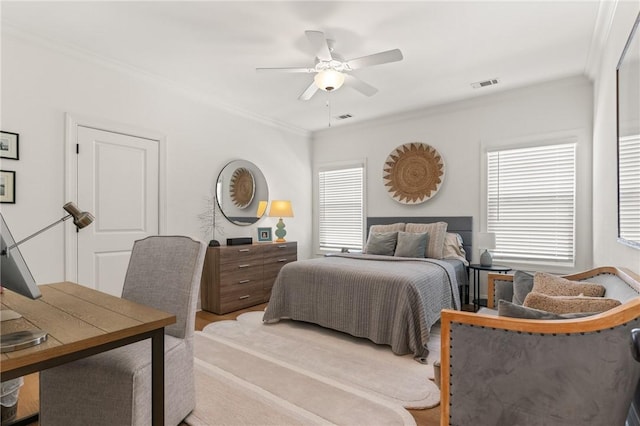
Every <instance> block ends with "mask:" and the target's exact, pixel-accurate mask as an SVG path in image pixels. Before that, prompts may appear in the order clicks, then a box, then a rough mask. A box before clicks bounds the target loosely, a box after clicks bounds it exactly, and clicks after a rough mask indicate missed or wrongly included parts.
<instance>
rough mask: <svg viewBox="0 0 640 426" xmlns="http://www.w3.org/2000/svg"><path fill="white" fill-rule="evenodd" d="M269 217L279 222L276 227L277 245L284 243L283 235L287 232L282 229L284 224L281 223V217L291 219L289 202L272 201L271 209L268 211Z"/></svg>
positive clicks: (291, 210)
mask: <svg viewBox="0 0 640 426" xmlns="http://www.w3.org/2000/svg"><path fill="white" fill-rule="evenodd" d="M269 216H270V217H279V218H280V220H279V221H278V224H277V225H276V228H277V229H276V237H278V239H277V240H276V242H277V243H284V242H285V241H286V240H285V239H284V237H285V235H287V231H286V230H285V229H284V222H283V221H282V218H283V217H293V209H292V208H291V201H283V200H274V201H272V202H271V208H270V209H269Z"/></svg>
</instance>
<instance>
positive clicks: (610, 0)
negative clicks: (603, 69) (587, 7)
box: [584, 0, 618, 80]
mask: <svg viewBox="0 0 640 426" xmlns="http://www.w3.org/2000/svg"><path fill="white" fill-rule="evenodd" d="M617 7H618V0H600V5H599V6H598V14H597V16H596V22H595V24H594V27H593V36H592V37H591V45H590V46H589V55H588V56H587V62H586V64H585V68H584V73H585V74H586V75H587V76H588V77H589V78H590V79H591V80H595V79H596V76H597V75H598V71H599V70H600V65H601V62H602V54H603V52H604V50H605V47H606V44H607V40H608V39H609V34H610V33H611V27H612V26H613V18H614V16H615V13H616V9H617Z"/></svg>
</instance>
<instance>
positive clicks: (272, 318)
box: [263, 254, 460, 357]
mask: <svg viewBox="0 0 640 426" xmlns="http://www.w3.org/2000/svg"><path fill="white" fill-rule="evenodd" d="M445 308H447V309H460V297H459V293H458V283H457V280H456V274H455V271H454V268H453V266H452V265H451V264H450V263H448V262H445V261H439V260H434V259H410V258H401V257H390V256H376V255H362V254H339V255H333V256H327V257H323V258H317V259H310V260H300V261H297V262H292V263H289V264H287V265H285V266H284V267H283V268H282V269H281V271H280V273H279V275H278V278H277V279H276V282H275V284H274V286H273V290H272V292H271V299H270V300H269V304H268V306H267V309H266V312H265V314H264V317H263V320H264V321H265V322H276V321H278V320H280V319H282V318H290V319H293V320H298V321H306V322H311V323H314V324H318V325H321V326H323V327H327V328H331V329H334V330H338V331H342V332H345V333H349V334H351V335H353V336H357V337H366V338H368V339H370V340H371V341H373V342H375V343H379V344H386V345H390V346H391V349H392V351H393V352H394V353H396V354H407V353H412V354H414V355H415V356H417V357H426V356H427V354H428V350H427V340H428V338H429V331H430V330H431V326H432V325H433V324H435V323H436V322H437V321H438V320H439V319H440V310H442V309H445Z"/></svg>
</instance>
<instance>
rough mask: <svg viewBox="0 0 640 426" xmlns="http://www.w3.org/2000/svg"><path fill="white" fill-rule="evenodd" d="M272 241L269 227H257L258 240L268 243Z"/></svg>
mask: <svg viewBox="0 0 640 426" xmlns="http://www.w3.org/2000/svg"><path fill="white" fill-rule="evenodd" d="M272 241H273V236H272V229H271V228H258V242H259V243H270V242H272Z"/></svg>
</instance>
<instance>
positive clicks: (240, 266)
mask: <svg viewBox="0 0 640 426" xmlns="http://www.w3.org/2000/svg"><path fill="white" fill-rule="evenodd" d="M249 266H251V264H250V263H247V264H246V265H238V268H248V267H249Z"/></svg>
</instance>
